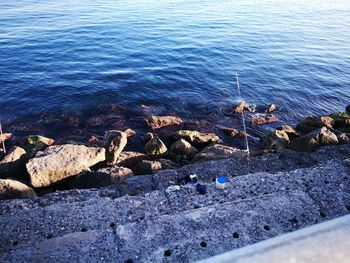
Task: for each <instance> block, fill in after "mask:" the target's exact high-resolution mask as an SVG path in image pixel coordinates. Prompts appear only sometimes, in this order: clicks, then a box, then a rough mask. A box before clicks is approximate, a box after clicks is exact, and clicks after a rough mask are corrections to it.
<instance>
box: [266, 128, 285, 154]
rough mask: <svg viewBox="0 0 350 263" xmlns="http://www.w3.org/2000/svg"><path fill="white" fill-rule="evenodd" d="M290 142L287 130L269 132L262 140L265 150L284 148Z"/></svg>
mask: <svg viewBox="0 0 350 263" xmlns="http://www.w3.org/2000/svg"><path fill="white" fill-rule="evenodd" d="M289 143H290V140H289V137H288V134H287V133H286V132H285V131H280V130H276V131H275V132H272V133H270V134H268V135H267V136H266V137H265V138H264V139H263V141H262V147H263V148H264V149H265V150H276V151H281V150H283V149H284V148H285V147H286V145H287V144H289Z"/></svg>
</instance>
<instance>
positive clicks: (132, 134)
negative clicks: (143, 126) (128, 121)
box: [124, 128, 136, 138]
mask: <svg viewBox="0 0 350 263" xmlns="http://www.w3.org/2000/svg"><path fill="white" fill-rule="evenodd" d="M124 132H125V133H126V136H127V137H128V138H129V137H133V136H135V135H136V131H134V130H132V129H130V128H128V129H126V130H125V131H124Z"/></svg>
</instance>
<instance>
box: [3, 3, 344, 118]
mask: <svg viewBox="0 0 350 263" xmlns="http://www.w3.org/2000/svg"><path fill="white" fill-rule="evenodd" d="M236 72H238V74H239V77H240V84H241V88H242V97H243V98H244V99H245V100H247V101H248V102H250V103H254V104H258V105H263V104H268V103H271V102H272V103H276V104H277V105H278V106H279V109H280V110H279V115H280V117H281V118H282V120H284V121H286V122H294V121H295V120H298V119H300V118H302V117H304V116H307V115H310V114H325V113H330V112H333V111H341V110H344V106H345V105H346V104H350V1H349V0H340V1H339V0H332V1H323V0H322V1H321V0H309V1H304V0H302V1H301V0H294V1H293V0H246V1H242V0H232V1H229V0H70V1H57V0H21V1H13V0H1V1H0V92H1V93H0V95H1V96H0V115H1V117H2V119H3V120H6V121H10V120H12V121H13V120H14V119H15V118H17V117H21V116H26V118H30V116H31V114H32V115H33V116H34V115H35V116H37V115H36V114H39V115H40V114H47V113H48V112H51V113H52V112H53V113H60V114H61V113H66V112H70V113H72V112H74V113H75V114H78V115H79V114H82V112H84V111H94V109H95V108H97V107H99V105H101V104H104V103H109V102H113V103H117V104H121V105H125V106H127V107H130V108H131V109H136V108H137V107H140V105H146V106H149V107H151V108H153V109H156V110H155V112H157V113H160V114H177V115H179V116H181V117H184V118H194V117H198V118H200V117H201V116H207V115H208V114H212V115H213V116H216V117H214V118H220V116H221V115H220V113H221V112H222V111H225V110H227V109H230V108H231V107H232V105H233V104H234V103H235V102H237V101H238V100H239V98H238V94H237V90H236V84H235V81H236V79H235V73H236Z"/></svg>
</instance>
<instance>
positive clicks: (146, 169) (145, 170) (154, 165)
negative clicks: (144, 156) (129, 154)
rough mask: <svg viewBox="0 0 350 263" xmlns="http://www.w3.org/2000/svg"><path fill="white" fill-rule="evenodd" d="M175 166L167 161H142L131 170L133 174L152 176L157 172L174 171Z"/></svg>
mask: <svg viewBox="0 0 350 263" xmlns="http://www.w3.org/2000/svg"><path fill="white" fill-rule="evenodd" d="M176 167H177V166H176V164H175V163H173V162H172V161H170V160H167V159H158V160H156V161H155V160H144V161H142V162H141V163H139V164H138V165H136V166H135V167H133V168H132V170H133V172H134V173H135V174H137V175H140V174H152V173H155V172H156V171H159V170H164V169H174V168H176Z"/></svg>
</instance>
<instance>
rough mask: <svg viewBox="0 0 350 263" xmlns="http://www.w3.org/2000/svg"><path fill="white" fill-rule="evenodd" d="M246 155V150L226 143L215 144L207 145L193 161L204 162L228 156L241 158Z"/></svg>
mask: <svg viewBox="0 0 350 263" xmlns="http://www.w3.org/2000/svg"><path fill="white" fill-rule="evenodd" d="M244 156H246V152H245V151H243V150H240V149H237V148H233V147H229V146H226V145H221V144H214V145H210V146H208V147H205V148H204V149H203V150H202V151H201V152H200V153H198V154H196V155H195V156H194V158H193V161H192V162H204V161H209V160H218V159H226V158H241V157H244Z"/></svg>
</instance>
